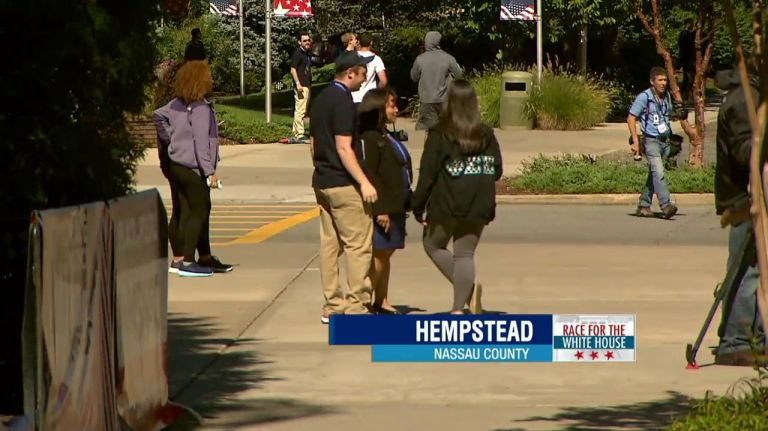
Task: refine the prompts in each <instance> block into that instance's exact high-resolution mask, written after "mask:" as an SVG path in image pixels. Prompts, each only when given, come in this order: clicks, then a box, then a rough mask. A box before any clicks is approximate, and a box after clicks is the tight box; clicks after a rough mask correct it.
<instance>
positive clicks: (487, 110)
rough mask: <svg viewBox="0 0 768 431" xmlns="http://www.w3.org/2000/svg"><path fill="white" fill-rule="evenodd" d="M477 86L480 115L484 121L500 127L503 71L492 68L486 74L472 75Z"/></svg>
mask: <svg viewBox="0 0 768 431" xmlns="http://www.w3.org/2000/svg"><path fill="white" fill-rule="evenodd" d="M470 81H471V82H472V86H473V87H475V92H476V93H477V98H478V102H479V103H480V116H481V118H482V120H483V122H484V123H486V124H488V125H489V126H491V127H499V110H500V103H501V72H500V71H494V70H491V71H489V72H486V73H484V74H478V75H475V76H472V77H470Z"/></svg>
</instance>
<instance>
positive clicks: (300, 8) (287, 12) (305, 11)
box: [275, 0, 313, 18]
mask: <svg viewBox="0 0 768 431" xmlns="http://www.w3.org/2000/svg"><path fill="white" fill-rule="evenodd" d="M275 16H287V17H289V18H309V17H311V16H313V14H312V0H275Z"/></svg>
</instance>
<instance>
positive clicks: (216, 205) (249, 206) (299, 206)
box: [165, 204, 317, 210]
mask: <svg viewBox="0 0 768 431" xmlns="http://www.w3.org/2000/svg"><path fill="white" fill-rule="evenodd" d="M172 208H173V206H171V205H166V206H165V209H167V210H170V209H172ZM213 208H215V209H221V208H295V209H312V208H317V205H219V204H214V205H213Z"/></svg>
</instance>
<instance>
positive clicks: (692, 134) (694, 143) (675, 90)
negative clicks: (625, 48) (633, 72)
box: [635, 0, 715, 167]
mask: <svg viewBox="0 0 768 431" xmlns="http://www.w3.org/2000/svg"><path fill="white" fill-rule="evenodd" d="M651 7H652V8H653V25H651V22H650V21H649V20H648V16H647V15H646V14H645V11H644V10H643V2H642V1H641V0H635V9H636V11H637V16H638V17H639V18H640V21H641V22H642V23H643V26H644V27H645V29H646V30H648V32H649V33H650V34H651V36H653V40H654V41H655V42H656V52H658V53H659V55H661V57H662V58H663V59H664V67H665V69H666V70H667V76H668V77H669V78H670V79H669V90H668V91H670V92H671V93H672V97H673V99H674V100H675V102H676V103H682V102H683V98H682V95H681V93H680V87H679V86H678V85H677V79H674V77H675V67H674V64H673V62H672V56H671V55H670V54H669V49H667V47H666V46H664V41H663V38H662V35H661V21H662V20H661V8H660V6H659V0H652V1H651ZM712 7H713V5H712V3H711V2H707V1H702V2H701V3H700V5H699V16H698V21H697V24H696V77H695V84H694V88H695V89H696V90H697V91H696V92H695V93H696V94H695V97H694V107H695V124H694V125H691V123H690V122H689V121H688V120H687V119H685V120H680V126H681V127H682V128H683V131H684V132H685V134H686V135H687V136H688V140H689V142H690V143H691V152H690V157H689V158H688V163H689V164H690V165H691V166H692V167H701V166H703V165H704V133H705V127H704V82H705V81H704V76H705V75H704V74H705V72H706V70H707V69H708V68H709V63H710V58H711V57H712V49H713V45H714V44H713V43H712V38H713V37H714V24H715V16H714V13H712ZM705 22H706V23H707V24H708V25H709V30H710V31H709V33H708V36H707V38H704V37H703V36H702V29H703V28H704V23H705ZM704 42H706V43H707V45H706V48H705V50H704V53H702V49H701V47H702V44H703V43H704Z"/></svg>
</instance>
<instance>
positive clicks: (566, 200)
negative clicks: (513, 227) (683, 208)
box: [496, 193, 715, 205]
mask: <svg viewBox="0 0 768 431" xmlns="http://www.w3.org/2000/svg"><path fill="white" fill-rule="evenodd" d="M639 196H640V193H632V194H628V193H627V194H589V195H577V194H572V195H496V203H497V204H500V205H512V204H515V205H520V204H524V205H525V204H528V205H637V199H638V197H639ZM672 200H673V201H674V202H675V203H676V204H678V205H714V203H715V195H714V194H713V193H681V194H672Z"/></svg>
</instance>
